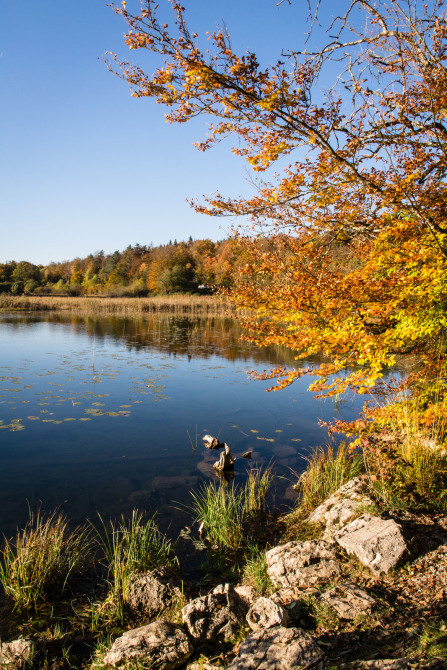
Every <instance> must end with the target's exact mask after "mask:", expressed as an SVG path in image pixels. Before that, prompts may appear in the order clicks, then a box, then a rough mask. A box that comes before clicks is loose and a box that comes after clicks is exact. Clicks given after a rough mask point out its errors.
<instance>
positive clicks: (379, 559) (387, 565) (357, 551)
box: [334, 514, 407, 574]
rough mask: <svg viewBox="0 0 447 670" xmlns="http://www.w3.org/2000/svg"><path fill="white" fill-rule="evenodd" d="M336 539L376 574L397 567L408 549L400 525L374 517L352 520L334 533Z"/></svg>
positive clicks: (364, 515)
mask: <svg viewBox="0 0 447 670" xmlns="http://www.w3.org/2000/svg"><path fill="white" fill-rule="evenodd" d="M334 540H335V541H336V542H338V544H339V545H340V546H341V547H343V549H344V550H345V551H347V553H348V554H354V556H356V557H357V558H358V559H359V561H360V562H361V563H363V565H365V566H366V567H368V568H369V569H370V570H372V572H374V573H375V574H380V573H382V572H385V573H386V572H388V571H389V570H390V569H391V568H394V567H395V566H396V565H397V564H398V563H399V561H400V560H401V558H402V556H403V555H404V553H405V551H406V549H407V546H406V544H405V540H404V538H403V536H402V532H401V529H400V526H399V525H398V524H397V523H396V522H395V521H393V520H392V519H381V518H380V517H377V516H371V514H363V515H362V516H360V517H359V518H358V519H355V521H351V523H350V524H348V525H347V526H345V527H344V528H342V529H341V530H339V531H337V532H336V533H335V535H334Z"/></svg>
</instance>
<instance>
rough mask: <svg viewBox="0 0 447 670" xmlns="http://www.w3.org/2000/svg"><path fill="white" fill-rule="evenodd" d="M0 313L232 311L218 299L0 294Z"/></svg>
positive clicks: (212, 313) (223, 313)
mask: <svg viewBox="0 0 447 670" xmlns="http://www.w3.org/2000/svg"><path fill="white" fill-rule="evenodd" d="M0 310H4V311H31V312H56V311H57V312H79V313H82V312H88V313H90V314H92V313H93V314H114V315H123V316H127V315H129V316H130V315H136V314H146V313H149V314H156V313H160V314H173V315H182V314H188V315H196V316H202V315H203V316H207V315H210V316H231V315H234V308H233V307H232V306H231V305H229V303H227V302H225V301H224V300H223V299H222V298H220V297H219V296H211V295H207V296H204V295H167V296H153V297H150V298H108V297H101V296H81V297H70V296H63V297H62V296H12V295H7V294H0Z"/></svg>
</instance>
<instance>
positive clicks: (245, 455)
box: [241, 451, 252, 458]
mask: <svg viewBox="0 0 447 670" xmlns="http://www.w3.org/2000/svg"><path fill="white" fill-rule="evenodd" d="M251 454H252V452H251V451H244V453H243V454H241V458H251Z"/></svg>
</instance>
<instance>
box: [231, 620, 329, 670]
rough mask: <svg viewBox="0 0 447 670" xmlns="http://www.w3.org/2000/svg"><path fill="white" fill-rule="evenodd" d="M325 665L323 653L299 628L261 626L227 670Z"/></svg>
mask: <svg viewBox="0 0 447 670" xmlns="http://www.w3.org/2000/svg"><path fill="white" fill-rule="evenodd" d="M325 667H326V664H325V662H324V657H323V652H322V651H321V649H320V647H319V646H318V645H317V643H316V642H314V640H313V639H312V638H311V636H310V635H308V634H307V633H305V632H304V631H303V630H301V629H300V628H284V627H283V626H275V627H274V628H261V629H259V630H257V631H255V632H254V633H252V634H251V635H249V636H248V637H247V638H246V639H245V640H244V642H243V643H242V645H241V648H240V651H239V656H238V657H237V658H235V659H234V661H232V663H230V665H229V666H228V668H227V670H258V669H259V670H290V669H291V668H295V669H296V670H299V669H300V668H302V669H304V668H312V670H323V669H324V668H325Z"/></svg>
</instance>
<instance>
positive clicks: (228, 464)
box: [213, 444, 234, 472]
mask: <svg viewBox="0 0 447 670" xmlns="http://www.w3.org/2000/svg"><path fill="white" fill-rule="evenodd" d="M233 467H234V458H233V456H232V455H231V451H230V447H229V446H228V444H224V450H223V451H222V452H221V454H220V458H219V460H218V461H216V462H215V463H214V465H213V468H214V469H215V470H219V471H220V472H224V471H225V470H233Z"/></svg>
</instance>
